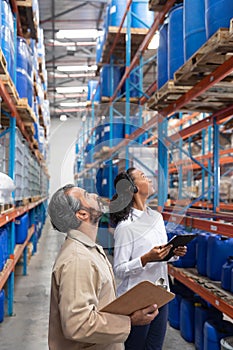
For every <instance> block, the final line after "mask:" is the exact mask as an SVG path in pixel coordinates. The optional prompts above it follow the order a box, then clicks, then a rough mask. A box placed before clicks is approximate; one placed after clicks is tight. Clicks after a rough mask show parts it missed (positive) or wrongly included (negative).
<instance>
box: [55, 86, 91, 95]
mask: <svg viewBox="0 0 233 350" xmlns="http://www.w3.org/2000/svg"><path fill="white" fill-rule="evenodd" d="M56 91H57V93H58V94H62V93H64V94H66V93H68V94H69V93H75V92H87V86H62V87H57V88H56Z"/></svg>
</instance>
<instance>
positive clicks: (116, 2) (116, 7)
mask: <svg viewBox="0 0 233 350" xmlns="http://www.w3.org/2000/svg"><path fill="white" fill-rule="evenodd" d="M126 5H127V3H126V1H125V0H112V2H111V5H110V9H109V17H108V25H109V26H116V27H119V25H120V24H121V20H122V18H123V15H124V13H125V9H126ZM126 21H127V20H126V19H125V22H124V25H123V27H125V26H126V23H127V22H126Z"/></svg>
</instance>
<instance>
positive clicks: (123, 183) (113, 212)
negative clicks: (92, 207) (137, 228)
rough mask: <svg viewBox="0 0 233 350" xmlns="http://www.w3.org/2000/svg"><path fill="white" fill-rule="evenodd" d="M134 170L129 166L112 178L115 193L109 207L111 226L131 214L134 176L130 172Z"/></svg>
mask: <svg viewBox="0 0 233 350" xmlns="http://www.w3.org/2000/svg"><path fill="white" fill-rule="evenodd" d="M134 170H136V169H135V168H129V169H128V170H127V171H123V172H121V173H119V174H118V175H117V176H116V177H115V179H114V187H115V189H116V193H115V194H114V196H113V197H112V199H111V201H110V207H109V209H110V210H109V211H110V221H111V225H112V226H116V225H117V224H118V223H119V222H121V221H124V220H127V219H128V217H129V216H130V215H132V211H133V204H134V193H133V190H132V182H133V180H134V178H133V176H132V172H133V171H134ZM129 178H130V179H131V180H132V182H131V181H130V179H129Z"/></svg>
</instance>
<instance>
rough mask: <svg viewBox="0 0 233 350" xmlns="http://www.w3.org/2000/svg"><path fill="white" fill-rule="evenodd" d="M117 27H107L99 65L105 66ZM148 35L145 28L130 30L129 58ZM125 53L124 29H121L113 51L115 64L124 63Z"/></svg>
mask: <svg viewBox="0 0 233 350" xmlns="http://www.w3.org/2000/svg"><path fill="white" fill-rule="evenodd" d="M118 28H119V27H112V26H110V27H108V33H107V37H106V41H105V44H104V47H103V54H102V58H101V62H100V64H101V65H102V64H106V63H108V62H107V59H108V56H109V51H110V49H111V47H112V45H113V42H114V39H115V37H116V35H117V32H118ZM147 33H148V29H146V28H131V36H132V38H131V39H132V41H131V56H132V57H133V56H134V55H135V53H136V51H137V50H138V47H139V46H140V44H141V43H142V41H143V39H144V38H145V36H146V35H147ZM125 52H126V28H122V29H121V32H120V35H119V38H118V41H117V45H116V47H115V49H114V52H113V56H114V58H115V62H116V63H119V62H121V63H122V62H124V61H125Z"/></svg>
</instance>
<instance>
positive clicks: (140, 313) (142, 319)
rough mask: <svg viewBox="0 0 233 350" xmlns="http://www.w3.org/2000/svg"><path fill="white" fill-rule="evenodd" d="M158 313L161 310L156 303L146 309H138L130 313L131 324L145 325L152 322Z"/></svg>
mask: <svg viewBox="0 0 233 350" xmlns="http://www.w3.org/2000/svg"><path fill="white" fill-rule="evenodd" d="M158 313H159V311H158V307H157V305H156V304H155V305H151V306H148V307H146V308H145V309H141V310H137V311H135V312H134V313H132V315H130V318H131V324H132V326H145V325H147V324H149V323H151V321H153V319H154V318H155V317H156V316H157V315H158Z"/></svg>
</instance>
